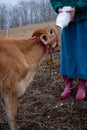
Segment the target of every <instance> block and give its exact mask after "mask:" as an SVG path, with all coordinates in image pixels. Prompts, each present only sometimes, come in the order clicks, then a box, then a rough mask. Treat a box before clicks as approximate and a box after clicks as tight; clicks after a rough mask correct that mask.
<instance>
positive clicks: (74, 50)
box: [50, 0, 87, 100]
mask: <svg viewBox="0 0 87 130" xmlns="http://www.w3.org/2000/svg"><path fill="white" fill-rule="evenodd" d="M50 3H51V5H52V7H53V9H54V11H55V12H56V13H58V14H59V13H61V12H62V8H63V7H64V6H70V7H71V9H70V10H69V11H68V12H69V13H70V23H69V25H68V26H67V27H65V28H63V30H62V45H61V56H60V74H61V75H62V76H63V79H64V83H65V88H64V91H63V92H62V94H61V95H60V98H61V99H65V98H68V97H69V96H70V94H71V93H72V92H73V90H74V89H75V87H74V85H73V79H74V78H77V79H78V90H77V94H76V99H77V100H83V99H85V97H86V81H87V0H50Z"/></svg>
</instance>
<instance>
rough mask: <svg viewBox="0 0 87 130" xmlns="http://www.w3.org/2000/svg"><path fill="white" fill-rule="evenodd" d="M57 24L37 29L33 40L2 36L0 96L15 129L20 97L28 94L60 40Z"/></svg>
mask: <svg viewBox="0 0 87 130" xmlns="http://www.w3.org/2000/svg"><path fill="white" fill-rule="evenodd" d="M57 34H58V30H57V29H56V27H53V28H50V27H49V28H45V29H40V30H37V31H35V32H34V33H33V35H32V38H31V39H27V40H23V39H22V40H17V39H12V38H1V39H0V98H1V100H2V105H3V108H4V110H5V111H6V114H7V117H8V122H9V125H10V128H11V130H18V127H17V124H16V115H17V98H18V97H20V96H21V95H23V94H24V92H25V91H26V89H27V88H28V86H29V84H30V83H31V81H32V79H33V76H34V74H35V72H36V69H37V67H38V65H39V64H40V63H41V62H42V61H43V59H44V58H46V56H47V55H48V53H49V52H50V53H52V51H53V50H54V48H55V47H56V46H57V42H58V36H57Z"/></svg>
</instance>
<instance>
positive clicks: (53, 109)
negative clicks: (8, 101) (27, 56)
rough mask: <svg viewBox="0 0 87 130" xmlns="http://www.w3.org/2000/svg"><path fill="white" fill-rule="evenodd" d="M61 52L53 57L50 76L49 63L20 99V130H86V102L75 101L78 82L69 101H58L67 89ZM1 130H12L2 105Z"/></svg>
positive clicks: (41, 66) (45, 63)
mask: <svg viewBox="0 0 87 130" xmlns="http://www.w3.org/2000/svg"><path fill="white" fill-rule="evenodd" d="M59 50H60V49H58V50H56V52H55V54H54V55H53V61H54V64H53V65H52V72H51V75H50V66H48V65H47V60H46V61H44V62H43V63H42V64H41V65H40V67H39V69H38V71H37V73H36V75H35V77H34V80H33V82H32V83H31V85H30V87H29V88H28V90H27V92H26V93H25V95H24V96H22V98H20V99H19V109H18V115H17V122H18V123H19V125H20V130H87V113H86V112H87V100H85V101H76V99H75V95H76V91H77V82H76V81H75V85H76V90H75V92H74V93H73V94H72V95H71V96H70V97H69V98H68V99H66V100H60V98H59V96H60V94H61V92H62V91H63V87H64V84H63V80H62V77H61V76H60V74H59V67H60V64H59V57H60V51H59ZM47 59H49V56H48V58H47ZM0 130H9V127H8V122H7V118H6V115H5V112H4V110H3V109H2V107H1V104H0Z"/></svg>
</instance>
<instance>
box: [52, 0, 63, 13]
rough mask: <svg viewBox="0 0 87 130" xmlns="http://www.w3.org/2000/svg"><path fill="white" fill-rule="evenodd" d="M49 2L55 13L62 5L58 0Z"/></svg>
mask: <svg viewBox="0 0 87 130" xmlns="http://www.w3.org/2000/svg"><path fill="white" fill-rule="evenodd" d="M50 3H51V5H52V7H53V9H54V11H55V12H56V13H58V10H59V9H60V8H62V7H63V5H62V2H61V1H60V0H50Z"/></svg>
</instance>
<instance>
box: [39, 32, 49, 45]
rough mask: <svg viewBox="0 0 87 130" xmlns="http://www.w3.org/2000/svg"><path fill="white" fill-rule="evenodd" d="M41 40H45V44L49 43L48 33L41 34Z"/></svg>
mask: <svg viewBox="0 0 87 130" xmlns="http://www.w3.org/2000/svg"><path fill="white" fill-rule="evenodd" d="M40 40H41V42H43V43H44V44H45V45H47V44H48V37H47V35H46V34H42V35H41V36H40Z"/></svg>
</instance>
